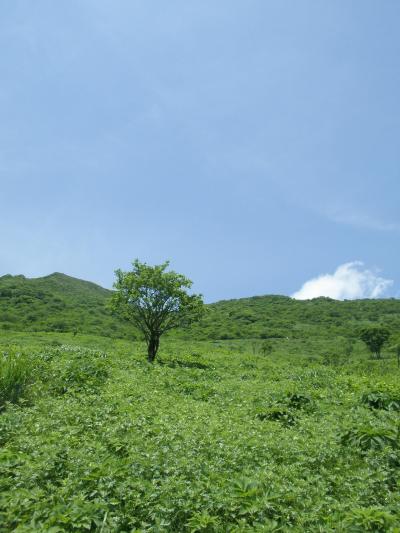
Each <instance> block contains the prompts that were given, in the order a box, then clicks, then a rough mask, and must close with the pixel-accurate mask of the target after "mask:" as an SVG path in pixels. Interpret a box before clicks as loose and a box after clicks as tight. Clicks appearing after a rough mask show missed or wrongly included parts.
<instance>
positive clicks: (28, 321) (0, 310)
mask: <svg viewBox="0 0 400 533" xmlns="http://www.w3.org/2000/svg"><path fill="white" fill-rule="evenodd" d="M111 294H112V293H111V291H109V290H107V289H103V288H102V287H100V286H99V285H96V284H95V283H91V282H88V281H83V280H80V279H76V278H73V277H70V276H66V275H65V274H60V273H58V272H55V273H54V274H51V275H50V276H45V277H43V278H34V279H29V278H26V277H25V276H10V275H6V276H3V277H1V278H0V328H2V329H8V330H15V331H77V332H81V333H90V334H97V335H108V336H113V337H126V336H132V328H130V327H129V325H127V324H125V323H123V322H121V321H120V320H118V319H117V318H116V317H113V316H112V315H111V313H110V311H109V310H108V309H107V307H106V305H105V304H106V301H107V300H108V299H109V297H110V296H111Z"/></svg>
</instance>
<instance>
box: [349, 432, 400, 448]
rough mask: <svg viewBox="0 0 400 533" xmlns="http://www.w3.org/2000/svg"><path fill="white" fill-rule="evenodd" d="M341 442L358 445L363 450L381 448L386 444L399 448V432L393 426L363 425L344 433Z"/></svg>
mask: <svg viewBox="0 0 400 533" xmlns="http://www.w3.org/2000/svg"><path fill="white" fill-rule="evenodd" d="M341 443H342V444H345V445H350V446H355V447H358V448H360V449H361V450H363V451H367V450H381V449H382V448H384V447H385V446H391V447H392V448H398V447H399V434H398V432H397V431H396V430H394V429H392V428H379V427H373V426H361V427H358V428H352V429H350V430H349V431H346V432H345V433H343V434H342V436H341Z"/></svg>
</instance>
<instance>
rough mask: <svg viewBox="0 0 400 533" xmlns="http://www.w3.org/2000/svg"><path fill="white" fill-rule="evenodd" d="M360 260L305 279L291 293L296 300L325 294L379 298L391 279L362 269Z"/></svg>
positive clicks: (343, 296) (342, 296)
mask: <svg viewBox="0 0 400 533" xmlns="http://www.w3.org/2000/svg"><path fill="white" fill-rule="evenodd" d="M363 266H364V264H363V263H362V262H361V261H352V262H350V263H345V264H344V265H340V266H339V267H338V268H337V269H336V271H335V272H334V273H333V274H322V275H321V276H318V277H316V278H313V279H310V280H309V281H306V283H304V285H303V286H302V287H301V289H300V290H299V291H297V292H295V293H294V294H293V295H292V298H296V299H297V300H311V299H312V298H318V297H319V296H327V297H329V298H334V299H335V300H355V299H358V298H379V297H380V296H382V295H383V294H384V293H385V291H386V290H387V289H388V288H389V287H390V286H391V285H392V283H393V281H392V280H389V279H384V278H381V277H379V276H378V275H377V274H376V272H372V271H371V270H367V269H363V268H362V267H363Z"/></svg>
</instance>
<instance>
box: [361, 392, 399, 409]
mask: <svg viewBox="0 0 400 533" xmlns="http://www.w3.org/2000/svg"><path fill="white" fill-rule="evenodd" d="M361 402H362V403H363V404H365V405H367V406H368V407H369V408H370V409H383V410H385V411H400V393H397V394H396V393H394V392H390V391H379V390H376V391H369V392H366V393H364V394H363V395H362V398H361Z"/></svg>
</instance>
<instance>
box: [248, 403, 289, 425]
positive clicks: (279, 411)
mask: <svg viewBox="0 0 400 533" xmlns="http://www.w3.org/2000/svg"><path fill="white" fill-rule="evenodd" d="M256 417H257V418H258V419H259V420H273V421H278V422H282V423H283V424H284V425H285V426H293V424H294V423H295V422H296V417H295V416H294V415H293V414H292V413H291V412H290V410H289V409H286V408H285V407H282V406H276V407H270V408H268V409H265V410H264V411H262V412H260V413H257V415H256Z"/></svg>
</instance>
